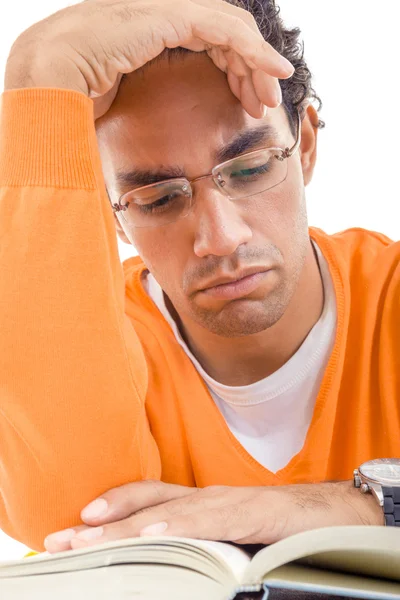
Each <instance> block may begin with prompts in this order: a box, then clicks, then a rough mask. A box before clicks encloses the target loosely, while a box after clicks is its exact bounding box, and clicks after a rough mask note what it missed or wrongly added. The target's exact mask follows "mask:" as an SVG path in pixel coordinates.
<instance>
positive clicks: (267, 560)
mask: <svg viewBox="0 0 400 600" xmlns="http://www.w3.org/2000/svg"><path fill="white" fill-rule="evenodd" d="M306 557H307V563H308V564H312V565H315V566H317V567H326V568H327V569H333V570H337V571H343V570H347V571H349V572H352V573H355V574H361V575H362V574H365V575H369V576H371V577H386V578H388V579H393V580H394V581H400V569H399V564H400V529H399V528H396V527H383V526H382V527H378V526H377V527H375V526H365V527H364V526H346V527H325V528H322V529H314V530H313V531H305V532H303V533H298V534H296V535H294V536H291V537H288V538H286V539H284V540H281V541H280V542H277V543H276V544H273V545H271V546H268V547H267V548H265V549H264V550H261V551H260V552H258V553H257V554H256V555H255V556H254V558H253V560H252V561H251V563H250V565H249V567H248V568H247V570H246V573H245V574H244V577H245V582H246V583H252V582H253V581H255V582H258V581H260V580H262V579H263V577H264V575H266V574H267V573H269V572H270V571H272V570H273V569H276V568H277V567H280V566H282V565H285V564H287V563H290V562H292V561H295V560H299V559H305V558H306Z"/></svg>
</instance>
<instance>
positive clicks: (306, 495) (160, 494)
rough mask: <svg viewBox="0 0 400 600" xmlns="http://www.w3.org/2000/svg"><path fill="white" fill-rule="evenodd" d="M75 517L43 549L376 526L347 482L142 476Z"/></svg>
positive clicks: (254, 538) (258, 539)
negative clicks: (209, 482)
mask: <svg viewBox="0 0 400 600" xmlns="http://www.w3.org/2000/svg"><path fill="white" fill-rule="evenodd" d="M90 509H91V510H90ZM96 510H97V513H98V515H97V516H96ZM81 518H82V521H83V522H84V523H86V524H85V525H79V526H76V527H73V528H70V529H67V530H64V531H62V532H57V533H54V534H51V535H50V536H48V537H47V538H46V540H45V542H44V543H45V547H46V549H47V550H48V551H49V552H50V553H53V552H60V551H65V550H69V549H78V548H84V547H86V546H93V545H95V544H101V543H104V542H108V541H112V540H120V539H124V538H130V537H136V536H143V535H172V536H179V537H190V538H199V539H206V540H215V541H219V540H220V541H231V542H236V543H239V544H272V543H274V542H277V541H279V540H281V539H283V538H286V537H288V536H290V535H293V534H295V533H299V532H301V531H306V530H310V529H316V528H319V527H327V526H334V525H383V518H382V511H381V509H380V508H379V506H377V503H376V502H375V500H374V499H373V498H372V496H371V495H370V494H366V495H362V494H360V493H359V491H358V490H357V489H355V488H354V487H353V482H351V481H344V482H334V483H332V482H329V483H316V484H307V485H290V486H282V487H278V486H277V487H261V486H260V487H228V486H211V487H206V488H190V487H184V486H180V485H173V484H167V483H162V482H160V481H142V482H136V483H128V484H126V485H122V486H120V487H118V488H113V489H111V490H109V491H107V492H105V493H104V494H103V495H102V496H100V497H99V498H97V499H96V500H94V502H92V503H91V504H90V505H88V506H87V507H86V508H85V509H84V510H82V512H81Z"/></svg>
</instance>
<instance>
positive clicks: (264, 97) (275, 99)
mask: <svg viewBox="0 0 400 600" xmlns="http://www.w3.org/2000/svg"><path fill="white" fill-rule="evenodd" d="M251 76H252V81H253V85H254V89H255V91H256V94H257V98H259V100H260V101H261V102H262V103H263V104H265V105H266V106H270V107H271V108H273V107H274V106H275V107H276V106H279V104H281V102H282V93H281V87H280V85H279V81H278V80H277V79H276V78H274V77H271V75H268V73H264V71H261V70H260V69H255V70H254V71H252V74H251ZM274 103H275V104H274Z"/></svg>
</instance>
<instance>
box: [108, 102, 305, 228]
mask: <svg viewBox="0 0 400 600" xmlns="http://www.w3.org/2000/svg"><path fill="white" fill-rule="evenodd" d="M297 116H298V130H297V140H296V143H295V144H294V146H293V147H292V148H285V149H283V148H264V149H262V150H255V151H254V152H248V153H246V154H242V155H240V156H238V157H236V158H233V159H231V160H227V161H226V162H223V163H221V164H219V165H217V166H216V167H214V168H213V169H212V171H211V173H210V174H208V175H203V176H201V177H196V178H195V179H191V180H190V181H189V180H188V179H185V178H175V179H167V180H165V181H161V182H159V183H153V184H151V185H145V186H142V187H139V188H136V189H134V190H131V191H129V192H127V193H126V194H123V195H122V196H121V198H120V199H119V202H118V203H115V204H112V207H113V212H114V213H116V212H121V219H122V221H123V222H124V223H125V226H126V227H127V228H128V229H130V228H137V227H159V226H161V225H168V224H169V223H173V222H174V221H177V220H178V219H181V218H183V217H186V216H187V215H188V214H189V212H190V210H191V208H192V206H193V203H194V198H193V188H192V184H193V183H194V182H195V181H200V180H202V179H207V178H210V177H211V178H212V179H213V181H214V184H215V185H216V186H217V188H218V190H220V191H221V192H222V193H223V194H224V195H225V196H227V197H228V198H229V199H230V200H242V199H244V198H250V197H252V196H256V195H257V194H261V193H262V192H266V191H268V190H270V189H272V188H274V187H276V186H277V185H279V184H281V183H282V182H283V181H285V179H286V177H287V173H288V160H287V159H288V158H290V157H291V156H293V154H295V152H296V151H297V150H298V148H299V146H300V139H301V117H300V114H299V113H297ZM121 225H123V223H121Z"/></svg>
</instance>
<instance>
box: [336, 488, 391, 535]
mask: <svg viewBox="0 0 400 600" xmlns="http://www.w3.org/2000/svg"><path fill="white" fill-rule="evenodd" d="M334 485H338V486H341V488H342V493H343V501H344V502H345V503H347V504H348V506H349V509H350V511H351V513H353V515H354V520H355V523H354V525H385V516H384V513H383V509H382V507H381V506H380V505H379V502H378V500H377V498H376V497H375V495H374V494H373V493H368V494H362V493H361V492H360V490H359V489H358V488H356V487H354V482H353V480H351V481H343V482H338V483H337V484H334Z"/></svg>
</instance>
